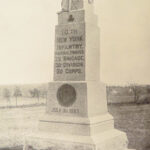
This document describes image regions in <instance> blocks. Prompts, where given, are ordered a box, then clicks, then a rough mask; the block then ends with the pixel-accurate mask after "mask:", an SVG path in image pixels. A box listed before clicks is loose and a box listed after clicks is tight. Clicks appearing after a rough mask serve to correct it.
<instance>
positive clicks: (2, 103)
mask: <svg viewBox="0 0 150 150" xmlns="http://www.w3.org/2000/svg"><path fill="white" fill-rule="evenodd" d="M45 102H46V99H44V98H40V99H39V101H38V99H36V98H27V97H19V98H18V100H17V105H18V106H19V105H31V104H37V103H45ZM3 106H16V99H15V98H14V97H13V98H11V99H10V101H7V100H6V99H3V98H0V107H3Z"/></svg>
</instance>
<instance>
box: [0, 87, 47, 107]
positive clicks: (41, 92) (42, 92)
mask: <svg viewBox="0 0 150 150" xmlns="http://www.w3.org/2000/svg"><path fill="white" fill-rule="evenodd" d="M28 93H29V95H30V97H31V98H36V99H37V102H38V103H39V100H40V98H44V99H46V100H47V89H38V88H33V89H30V90H28ZM2 96H3V98H4V99H6V100H7V102H8V103H9V104H10V101H11V98H12V97H15V101H16V106H17V105H18V98H19V97H23V91H22V90H21V89H20V88H19V87H16V88H15V89H14V90H13V91H11V90H10V89H8V88H4V89H3V92H2Z"/></svg>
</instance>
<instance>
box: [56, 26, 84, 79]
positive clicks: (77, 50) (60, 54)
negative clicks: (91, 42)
mask: <svg viewBox="0 0 150 150" xmlns="http://www.w3.org/2000/svg"><path fill="white" fill-rule="evenodd" d="M54 72H55V74H54V80H61V81H62V80H65V81H66V80H74V81H75V80H77V81H79V80H84V79H85V25H84V24H78V25H77V24H76V25H75V24H74V25H72V24H71V25H64V26H57V27H56V39H55V66H54Z"/></svg>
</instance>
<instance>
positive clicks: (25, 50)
mask: <svg viewBox="0 0 150 150" xmlns="http://www.w3.org/2000/svg"><path fill="white" fill-rule="evenodd" d="M60 3H61V0H0V84H16V83H17V84H20V83H21V84H23V83H43V82H49V81H51V80H52V76H53V53H54V36H55V34H54V29H55V25H56V24H57V14H56V12H58V11H59V10H60ZM95 13H96V14H97V15H98V16H99V27H100V29H101V33H100V36H101V40H100V43H101V49H100V50H101V56H100V57H101V76H102V77H101V80H102V81H103V82H105V83H107V84H122V83H123V84H126V83H129V82H135V83H136V82H137V83H142V84H144V83H145V84H148V83H150V0H95Z"/></svg>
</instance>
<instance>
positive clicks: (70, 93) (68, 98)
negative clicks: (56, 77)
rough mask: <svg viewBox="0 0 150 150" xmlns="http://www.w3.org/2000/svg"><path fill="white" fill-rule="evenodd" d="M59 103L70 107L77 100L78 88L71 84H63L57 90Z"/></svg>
mask: <svg viewBox="0 0 150 150" xmlns="http://www.w3.org/2000/svg"><path fill="white" fill-rule="evenodd" d="M57 100H58V103H59V104H60V105H61V106H63V107H70V106H72V105H73V104H74V102H75V101H76V90H75V88H74V87H73V86H71V85H69V84H64V85H62V86H61V87H60V88H59V89H58V91H57Z"/></svg>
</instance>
